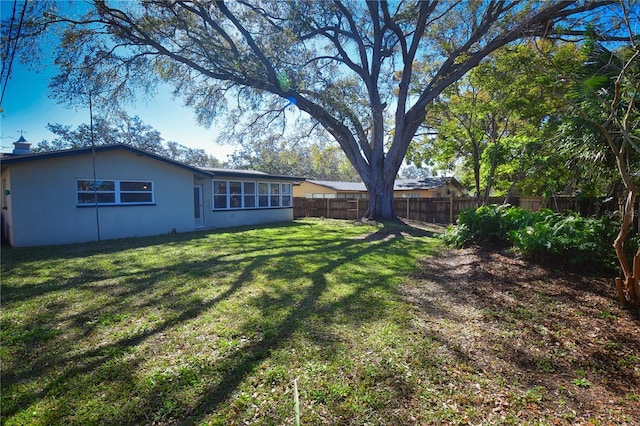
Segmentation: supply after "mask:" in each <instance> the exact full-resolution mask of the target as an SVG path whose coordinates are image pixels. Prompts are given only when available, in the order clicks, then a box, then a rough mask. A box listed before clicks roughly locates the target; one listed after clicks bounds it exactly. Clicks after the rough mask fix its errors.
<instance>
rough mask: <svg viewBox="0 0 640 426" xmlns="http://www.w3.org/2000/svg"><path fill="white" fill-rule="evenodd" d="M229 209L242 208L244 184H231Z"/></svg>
mask: <svg viewBox="0 0 640 426" xmlns="http://www.w3.org/2000/svg"><path fill="white" fill-rule="evenodd" d="M229 208H231V209H239V208H242V182H229Z"/></svg>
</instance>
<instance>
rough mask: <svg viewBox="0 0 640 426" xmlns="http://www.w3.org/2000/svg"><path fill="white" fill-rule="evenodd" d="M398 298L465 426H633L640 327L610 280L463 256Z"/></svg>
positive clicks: (433, 260)
mask: <svg viewBox="0 0 640 426" xmlns="http://www.w3.org/2000/svg"><path fill="white" fill-rule="evenodd" d="M402 294H403V296H404V298H405V299H406V300H407V301H408V302H409V303H411V305H412V306H413V308H414V311H415V312H414V318H415V320H414V325H415V327H416V328H418V329H419V330H420V332H421V333H423V334H425V335H428V336H430V337H432V338H434V339H436V340H437V341H439V342H440V343H441V345H440V350H441V351H442V356H443V357H445V358H447V359H450V360H454V362H453V363H452V364H450V367H449V369H448V371H447V372H446V373H447V374H448V375H450V376H451V377H452V383H454V384H453V385H452V386H454V387H456V386H457V387H461V386H463V385H462V383H465V384H464V386H465V387H467V388H466V389H453V393H452V394H455V393H456V392H464V393H468V387H473V388H474V389H475V391H474V395H475V396H474V399H473V404H475V406H476V410H477V411H476V415H474V416H473V417H474V418H475V419H478V418H481V419H483V422H488V423H521V422H525V423H529V422H534V423H538V422H542V423H545V424H634V425H636V424H640V321H639V319H638V314H637V312H629V311H626V310H623V309H621V308H620V307H619V305H618V303H617V299H616V295H615V290H614V288H613V279H612V278H611V277H603V276H591V275H586V274H582V273H576V272H575V271H566V270H562V269H560V268H556V267H553V268H551V267H543V266H539V265H536V264H534V263H530V262H528V261H525V260H523V259H519V258H517V257H515V256H512V255H511V254H506V253H500V252H494V251H486V250H482V249H479V248H468V249H464V250H451V251H446V252H444V253H443V254H442V255H441V256H439V257H429V258H425V259H424V261H423V263H422V264H421V266H420V273H419V274H418V276H417V279H416V280H412V281H411V282H410V283H408V284H406V285H405V286H404V287H403V288H402ZM461 377H464V380H460V378H461ZM450 403H451V404H456V403H458V402H457V401H456V398H455V397H452V398H451V400H450Z"/></svg>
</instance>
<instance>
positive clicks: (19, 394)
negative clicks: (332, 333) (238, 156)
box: [2, 226, 393, 424]
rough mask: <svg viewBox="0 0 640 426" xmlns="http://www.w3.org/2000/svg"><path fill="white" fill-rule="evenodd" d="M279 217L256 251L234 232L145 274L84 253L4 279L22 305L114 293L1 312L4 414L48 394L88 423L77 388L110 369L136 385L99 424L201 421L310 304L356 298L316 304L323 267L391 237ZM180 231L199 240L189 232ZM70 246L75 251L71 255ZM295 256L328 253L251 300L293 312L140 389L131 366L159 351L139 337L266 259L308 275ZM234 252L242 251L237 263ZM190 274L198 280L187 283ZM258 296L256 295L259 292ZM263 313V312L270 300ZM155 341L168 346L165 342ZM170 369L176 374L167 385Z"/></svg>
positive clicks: (124, 385)
mask: <svg viewBox="0 0 640 426" xmlns="http://www.w3.org/2000/svg"><path fill="white" fill-rule="evenodd" d="M284 228H287V232H288V233H289V236H290V239H289V240H288V239H287V238H280V237H276V238H272V239H270V240H269V243H268V245H269V247H268V249H265V250H263V251H261V252H256V253H252V255H251V256H246V254H247V253H248V252H249V250H246V248H245V247H244V246H243V244H242V241H236V243H237V245H236V247H235V248H234V250H236V251H231V252H223V253H217V252H213V251H212V254H211V256H210V257H208V258H204V259H199V260H191V261H188V260H185V259H179V260H177V261H175V260H174V262H173V263H171V264H170V265H166V266H158V267H155V268H149V269H145V270H144V271H142V272H138V273H131V272H130V271H129V270H128V267H127V264H126V262H122V264H120V265H116V266H117V267H115V268H111V269H109V270H100V269H99V268H95V269H91V268H90V267H88V266H87V265H86V264H83V263H79V264H78V265H77V268H78V270H77V271H75V273H70V272H73V271H68V270H65V273H66V274H67V273H68V275H65V277H68V278H63V279H60V278H56V277H55V276H54V277H52V278H51V279H50V280H49V281H46V282H44V283H43V284H40V285H38V286H31V288H29V286H28V285H24V286H15V287H11V286H9V288H8V290H7V292H6V293H5V288H4V286H3V302H4V303H8V304H10V305H11V306H19V305H20V304H21V303H23V302H24V303H26V302H29V301H31V300H38V299H43V300H47V299H46V297H49V296H51V295H54V294H57V293H60V294H65V293H68V292H71V291H72V290H77V291H81V292H82V293H81V294H79V295H78V296H75V297H83V295H85V294H86V295H87V296H89V295H90V297H96V298H101V297H104V298H105V299H104V300H105V301H107V303H98V304H95V305H94V304H91V303H87V306H86V307H82V308H81V309H78V308H77V306H76V307H75V308H74V310H71V308H72V306H71V305H78V302H77V301H73V300H66V299H65V298H64V297H62V298H60V299H54V300H51V301H48V302H47V303H46V309H45V311H44V312H41V313H38V314H37V315H34V316H33V317H31V318H29V319H28V320H26V321H23V322H21V323H19V322H14V321H13V320H9V319H8V320H7V321H6V322H4V323H3V332H6V333H4V334H3V343H4V344H5V345H6V344H7V343H9V346H10V349H9V352H8V353H5V355H6V356H8V357H14V358H12V359H11V360H10V361H9V362H3V367H2V370H3V371H2V375H3V380H2V390H3V394H4V395H5V397H4V398H3V399H4V401H5V402H9V401H10V403H3V418H5V419H9V418H11V417H12V416H14V415H16V414H18V413H19V412H20V411H21V410H24V409H25V408H27V407H29V406H32V405H33V404H37V403H38V401H41V400H47V401H56V400H61V401H65V402H66V403H67V404H66V405H68V407H67V408H61V407H58V408H57V409H56V410H52V411H50V412H48V413H47V414H46V418H47V422H49V423H51V424H55V423H65V422H67V421H68V418H69V416H72V418H75V419H76V420H77V421H78V422H83V417H82V414H74V413H73V412H71V411H73V410H75V409H76V408H78V407H79V406H82V405H84V404H86V401H84V400H83V399H82V398H83V395H84V394H83V393H82V391H80V392H78V389H77V388H78V387H80V388H82V387H91V386H95V381H96V380H98V379H99V378H100V377H103V376H104V378H103V379H102V380H103V381H106V382H108V383H111V385H112V386H111V387H112V388H113V389H114V392H116V391H115V390H116V389H131V391H130V392H134V393H135V398H134V399H131V400H126V401H123V400H121V399H118V397H117V396H113V397H112V399H111V400H110V401H109V395H107V396H106V397H105V398H106V400H105V402H104V404H105V407H106V408H104V410H103V411H99V412H98V413H93V414H86V415H87V416H89V417H86V419H90V418H92V417H91V415H93V416H94V417H95V416H98V418H97V419H96V421H97V422H99V423H102V424H137V423H141V422H144V423H152V422H162V421H166V420H167V419H174V420H173V421H175V419H177V418H183V419H184V420H183V422H184V424H195V423H197V422H198V421H199V420H200V419H202V418H204V417H205V416H207V415H208V414H210V413H212V412H215V410H216V409H217V407H218V406H219V405H220V404H221V403H222V402H224V401H227V400H228V399H229V398H230V397H231V395H232V394H233V393H234V391H235V390H236V389H237V387H238V385H239V384H240V383H241V382H242V381H243V380H244V379H245V378H246V377H247V375H248V374H250V373H251V372H252V371H254V369H255V367H256V366H257V365H258V364H259V363H260V362H262V361H263V360H265V359H266V358H268V357H269V356H270V353H271V352H272V351H273V350H274V349H277V348H279V347H281V345H282V344H284V343H285V342H287V341H289V339H290V338H291V337H292V335H293V334H294V333H295V332H296V331H297V330H299V329H300V328H302V327H304V325H305V322H306V321H307V319H308V318H310V316H311V315H316V314H318V313H319V312H320V313H323V312H324V313H327V312H329V313H331V312H332V311H333V312H337V311H340V310H344V309H349V308H348V307H347V305H349V304H350V303H353V301H354V300H357V298H358V297H359V296H358V295H357V294H355V295H352V296H350V297H351V298H352V299H351V300H348V301H347V302H346V305H345V301H336V302H335V303H334V304H333V305H331V304H330V305H323V306H322V307H320V306H319V305H318V301H319V299H320V298H321V296H322V295H323V293H324V292H325V291H326V289H327V278H326V276H327V274H331V273H332V272H333V271H335V269H336V268H338V267H340V266H341V265H343V264H345V263H356V262H357V259H358V258H360V257H363V256H367V255H368V254H371V253H373V252H375V251H379V250H381V251H384V250H387V249H388V248H389V247H390V245H391V244H392V242H393V241H392V240H391V239H386V238H385V239H382V240H378V241H372V242H367V243H366V244H363V242H362V241H357V240H350V239H344V238H343V237H341V236H340V235H339V234H336V236H335V238H327V237H326V236H323V235H318V236H317V237H315V238H311V239H310V240H309V239H306V240H305V241H300V240H299V239H298V240H296V239H295V238H296V237H295V235H294V234H295V230H296V226H293V227H284ZM203 238H206V236H199V237H197V238H196V240H197V241H198V243H202V244H212V243H211V242H206V241H200V239H203ZM237 238H238V239H241V238H254V237H247V236H245V235H244V234H243V233H242V231H241V230H238V231H237ZM267 239H268V238H267ZM163 241H165V240H163ZM184 241H185V242H193V239H191V240H189V239H185V240H184ZM173 242H175V241H172V243H173ZM129 243H131V242H129ZM165 244H166V243H165ZM154 245H155V243H154V244H149V243H148V242H146V241H145V242H142V244H141V246H144V247H148V246H154ZM128 247H129V246H128ZM278 247H280V248H283V247H287V248H286V250H284V251H282V252H281V253H280V254H277V255H274V254H273V253H272V252H271V250H273V249H275V248H278ZM91 252H92V253H95V254H110V255H111V254H112V255H116V254H117V253H118V252H117V250H115V249H113V248H112V247H108V248H106V249H105V252H101V251H100V248H95V247H94V248H92V249H91ZM67 256H68V258H72V257H73V256H72V255H71V254H67ZM296 256H302V257H301V259H306V258H307V257H305V256H311V257H320V258H324V259H329V260H327V261H326V262H325V263H324V264H322V265H319V267H317V268H315V269H314V270H313V272H312V273H310V274H309V277H308V279H309V280H310V284H308V285H307V286H306V287H304V288H299V289H295V290H301V292H300V293H296V294H292V293H291V292H286V291H285V292H282V293H280V294H278V293H276V294H275V295H274V296H270V298H265V299H264V300H262V301H261V302H256V303H258V308H259V309H263V310H267V309H274V307H276V308H281V309H287V310H288V314H287V315H286V316H284V317H282V318H279V320H278V321H275V322H271V323H269V324H268V325H265V329H268V332H263V333H262V334H261V335H260V336H258V338H255V339H253V340H247V342H245V343H244V344H242V345H240V347H238V348H232V349H231V350H230V351H227V352H226V353H224V354H222V353H221V354H220V355H221V356H220V357H219V358H218V359H217V361H216V362H215V366H210V367H206V366H203V365H205V364H206V362H204V361H203V365H201V366H199V367H193V368H191V367H183V368H182V369H181V370H180V371H179V372H177V373H175V374H173V373H172V374H173V375H169V376H166V375H164V376H163V375H161V376H158V377H156V378H151V379H148V380H151V383H150V384H149V385H148V386H146V387H144V388H142V389H140V384H139V378H136V377H135V374H134V372H135V371H136V370H138V369H139V368H140V367H141V363H142V362H144V359H145V357H149V356H150V357H153V356H154V355H153V354H151V353H138V352H136V351H139V350H141V349H140V348H141V347H142V345H145V344H150V342H155V341H156V340H157V342H162V341H163V339H164V337H163V336H165V335H166V334H167V333H170V332H172V330H174V329H176V328H177V327H182V326H185V325H186V324H187V323H190V322H192V321H194V320H196V319H197V318H199V317H200V316H202V315H203V314H205V313H208V312H211V311H212V310H213V309H215V308H216V307H217V306H218V305H220V304H221V303H223V302H226V301H228V300H230V299H231V298H234V297H237V295H238V293H239V292H243V291H250V289H247V288H246V286H247V285H249V284H250V283H252V280H253V279H254V278H255V274H256V273H257V272H258V271H264V270H266V271H267V272H268V273H272V274H274V276H273V277H272V278H273V279H277V278H280V279H282V278H284V279H288V278H295V276H296V275H297V274H303V275H304V272H303V268H302V266H301V265H299V264H296V262H291V260H290V259H291V258H293V257H296ZM34 257H35V259H43V258H46V259H49V258H51V259H55V255H53V254H46V253H44V254H40V253H37V254H36V255H35V256H34ZM63 258H65V256H64V255H63ZM238 258H242V259H244V260H243V261H242V262H241V263H239V260H238ZM274 259H276V260H277V259H280V261H282V262H289V263H288V264H287V266H286V267H285V268H284V269H282V270H279V269H277V268H276V269H274V268H272V267H270V266H269V263H270V262H273V261H274ZM217 274H221V275H226V274H231V275H232V276H233V280H231V281H225V282H224V284H223V285H221V286H220V287H219V288H217V291H216V292H215V294H209V295H208V296H206V297H202V296H200V295H199V290H200V289H199V286H201V285H202V280H205V281H207V280H209V281H210V282H211V283H212V284H211V285H215V279H216V275H217ZM198 280H200V281H198ZM191 281H196V282H198V283H199V284H197V285H194V286H190V285H189V283H190V282H191ZM165 282H167V284H165ZM379 285H381V286H385V285H388V283H386V282H385V281H384V280H381V281H380V283H379ZM29 290H30V291H29ZM358 291H359V292H361V291H364V290H363V289H359V290H358ZM107 296H108V297H107ZM100 300H102V299H100ZM249 300H251V299H249ZM253 300H254V302H255V301H256V300H257V299H255V298H254V299H253ZM88 302H89V301H88ZM154 310H155V311H158V312H159V313H160V314H161V317H160V318H158V319H157V321H155V322H148V323H146V325H145V326H144V327H142V328H140V329H139V330H136V329H133V330H132V331H130V332H127V333H120V334H118V335H111V336H109V335H107V337H108V338H107V339H106V340H104V341H102V342H98V343H96V344H94V345H92V346H89V347H85V348H82V347H81V346H78V344H79V343H82V344H84V345H85V346H86V345H87V343H86V342H87V341H88V339H91V338H93V336H94V335H95V334H96V333H104V332H105V330H109V327H111V325H112V323H115V324H118V323H119V322H126V321H127V315H134V316H136V318H137V317H139V316H140V315H141V314H144V313H145V312H153V311H154ZM132 313H133V314H132ZM374 314H375V309H372V310H371V311H370V312H368V313H366V314H361V320H366V318H367V315H374ZM265 316H268V313H266V311H265ZM123 318H124V319H123ZM141 319H143V318H141ZM138 320H140V319H138ZM246 327H247V328H245V329H244V330H243V329H242V328H241V329H239V331H238V333H245V334H249V333H250V332H252V331H255V330H251V329H249V328H248V327H249V323H247V325H246ZM33 330H35V332H33ZM29 333H31V334H29ZM6 336H17V337H16V339H17V340H13V341H12V340H10V339H9V340H7V337H6ZM331 340H332V339H331V338H328V339H326V342H325V343H330V342H331ZM158 350H159V351H160V352H163V351H166V349H164V348H161V347H159V348H158ZM8 354H10V355H8ZM195 356H197V355H195ZM3 358H5V357H4V356H3ZM5 359H6V358H5ZM222 371H224V375H223V376H222V377H220V378H219V380H218V379H213V378H211V379H210V380H209V381H210V382H211V385H207V387H206V389H203V391H202V392H200V393H198V395H199V396H198V397H197V398H198V400H197V401H196V402H195V403H193V404H191V403H190V404H189V407H190V408H188V409H187V408H186V407H187V406H185V405H184V402H180V401H179V400H177V399H176V398H177V397H176V394H177V393H178V391H182V390H185V389H188V388H190V387H191V386H195V385H194V383H199V386H202V382H198V380H196V379H194V377H195V376H198V377H199V376H200V375H202V374H209V375H210V376H211V377H217V375H219V374H220V372H222ZM167 380H169V381H172V383H173V384H167ZM98 381H99V380H98ZM26 382H32V383H38V386H37V387H36V388H34V387H32V386H31V387H27V388H25V389H24V390H21V391H16V389H17V387H16V386H19V385H20V384H24V383H26ZM172 386H173V387H172ZM134 390H135V391H134ZM84 397H86V395H84ZM65 402H63V404H65ZM50 403H52V402H50ZM108 406H111V407H108ZM70 410H71V411H70ZM118 410H120V411H118ZM185 410H187V411H185ZM87 421H89V420H87Z"/></svg>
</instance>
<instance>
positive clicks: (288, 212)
mask: <svg viewBox="0 0 640 426" xmlns="http://www.w3.org/2000/svg"><path fill="white" fill-rule="evenodd" d="M214 179H220V180H231V181H241V182H256V184H257V183H260V182H268V183H278V182H279V183H288V184H291V182H284V181H283V182H280V181H278V180H266V179H259V178H250V177H242V178H236V177H219V178H214ZM214 179H197V180H196V182H195V183H196V185H202V188H203V192H204V196H203V198H204V228H208V229H215V228H228V227H232V226H242V225H257V224H262V223H276V222H285V221H290V220H293V201H291V206H290V207H277V208H248V209H224V210H220V209H214V208H213V180H214ZM291 186H292V187H293V188H292V190H291V191H292V193H293V192H295V186H294V185H291Z"/></svg>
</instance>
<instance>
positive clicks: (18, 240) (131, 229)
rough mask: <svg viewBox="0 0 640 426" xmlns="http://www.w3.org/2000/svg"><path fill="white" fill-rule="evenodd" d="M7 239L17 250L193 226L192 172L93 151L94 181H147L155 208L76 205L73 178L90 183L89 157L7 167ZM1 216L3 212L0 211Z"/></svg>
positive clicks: (119, 152) (115, 152) (126, 154)
mask: <svg viewBox="0 0 640 426" xmlns="http://www.w3.org/2000/svg"><path fill="white" fill-rule="evenodd" d="M7 169H8V172H7V173H8V174H9V175H10V181H9V182H10V183H9V190H10V191H11V194H10V195H9V197H8V198H9V199H10V201H9V203H8V204H9V206H8V209H7V210H8V211H10V214H9V226H10V227H11V229H10V232H9V235H10V236H11V239H10V243H11V244H12V245H13V246H15V247H21V246H35V245H50V244H66V243H74V242H85V241H95V240H97V239H98V224H97V223H98V222H99V230H100V238H101V239H114V238H125V237H134V236H147V235H158V234H163V233H168V232H171V231H172V230H174V229H175V231H176V232H184V231H191V230H193V228H194V211H193V182H194V179H193V173H192V172H190V171H188V170H182V169H180V168H177V167H174V166H171V165H168V164H164V163H161V162H158V161H154V160H152V159H150V158H147V157H144V156H138V155H135V154H133V153H130V152H127V151H122V150H113V151H105V152H98V153H96V178H97V179H104V180H145V181H152V182H153V186H154V204H153V205H130V206H127V205H121V206H100V207H98V208H97V212H98V218H96V208H95V207H94V206H81V207H78V206H77V193H76V179H87V180H89V179H92V178H93V166H92V158H91V155H90V154H81V155H74V156H68V157H58V158H49V159H42V160H38V161H37V162H24V163H16V164H11V165H10V166H9V167H7ZM3 212H5V210H3Z"/></svg>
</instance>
